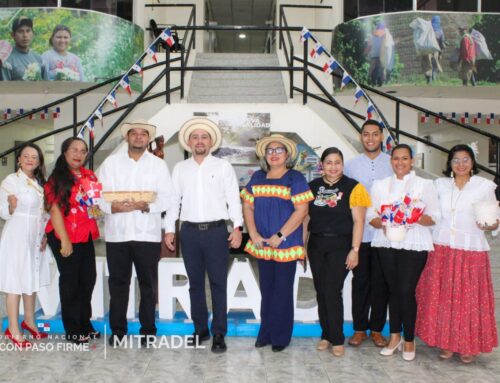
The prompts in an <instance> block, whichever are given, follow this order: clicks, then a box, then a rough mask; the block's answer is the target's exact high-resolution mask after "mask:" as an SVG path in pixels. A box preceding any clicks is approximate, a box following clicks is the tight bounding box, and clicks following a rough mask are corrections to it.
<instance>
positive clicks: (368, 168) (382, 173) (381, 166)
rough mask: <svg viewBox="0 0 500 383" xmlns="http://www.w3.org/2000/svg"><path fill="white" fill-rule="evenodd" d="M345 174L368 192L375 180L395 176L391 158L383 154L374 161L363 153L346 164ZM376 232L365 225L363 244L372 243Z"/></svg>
mask: <svg viewBox="0 0 500 383" xmlns="http://www.w3.org/2000/svg"><path fill="white" fill-rule="evenodd" d="M344 174H345V175H346V176H347V177H350V178H354V179H355V180H356V181H358V182H361V183H362V184H363V186H364V187H365V188H366V190H368V191H370V190H371V188H372V185H373V182H374V181H375V180H380V179H382V178H386V177H389V176H392V175H393V171H392V166H391V157H390V156H389V155H388V154H386V153H383V152H381V153H380V154H379V155H378V156H377V157H376V158H375V159H373V160H372V159H370V158H369V157H368V156H367V155H366V154H365V153H362V154H360V155H359V156H356V157H354V158H353V159H352V160H350V161H349V162H347V163H346V164H345V167H344ZM374 230H375V229H374V228H373V227H372V226H371V225H369V224H368V223H365V228H364V230H363V242H371V241H372V239H373V235H374Z"/></svg>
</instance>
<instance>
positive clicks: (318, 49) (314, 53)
mask: <svg viewBox="0 0 500 383" xmlns="http://www.w3.org/2000/svg"><path fill="white" fill-rule="evenodd" d="M323 52H325V48H323V45H321V43H316V44H314V48H313V49H311V52H310V53H309V55H310V56H311V57H312V58H313V59H315V58H318V57H319V56H321V54H322V53H323Z"/></svg>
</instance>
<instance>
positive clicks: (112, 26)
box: [0, 8, 144, 82]
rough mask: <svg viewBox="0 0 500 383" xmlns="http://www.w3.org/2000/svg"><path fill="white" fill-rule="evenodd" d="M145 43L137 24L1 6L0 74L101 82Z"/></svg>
mask: <svg viewBox="0 0 500 383" xmlns="http://www.w3.org/2000/svg"><path fill="white" fill-rule="evenodd" d="M143 49H144V32H143V31H142V29H141V28H139V27H138V26H137V25H135V24H132V23H130V22H128V21H126V20H123V19H120V18H118V17H114V16H110V15H107V14H103V13H99V12H93V11H85V10H72V9H64V8H25V9H21V8H3V9H0V80H2V81H79V82H101V81H103V80H106V79H108V78H111V77H114V76H118V75H120V74H122V73H123V72H125V71H126V70H127V69H128V68H129V67H130V66H131V65H132V64H133V63H134V62H135V60H137V58H138V56H139V55H140V54H141V53H142V52H143Z"/></svg>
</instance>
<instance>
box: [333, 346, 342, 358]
mask: <svg viewBox="0 0 500 383" xmlns="http://www.w3.org/2000/svg"><path fill="white" fill-rule="evenodd" d="M344 352H345V351H344V346H342V345H340V346H333V347H332V354H333V356H336V357H337V358H340V357H342V356H344Z"/></svg>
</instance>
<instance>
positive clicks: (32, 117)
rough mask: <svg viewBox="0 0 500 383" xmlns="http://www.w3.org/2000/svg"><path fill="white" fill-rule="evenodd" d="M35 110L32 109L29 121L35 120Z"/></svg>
mask: <svg viewBox="0 0 500 383" xmlns="http://www.w3.org/2000/svg"><path fill="white" fill-rule="evenodd" d="M34 112H35V109H31V114H30V115H28V120H34V119H35V117H36V115H35V113H34Z"/></svg>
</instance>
